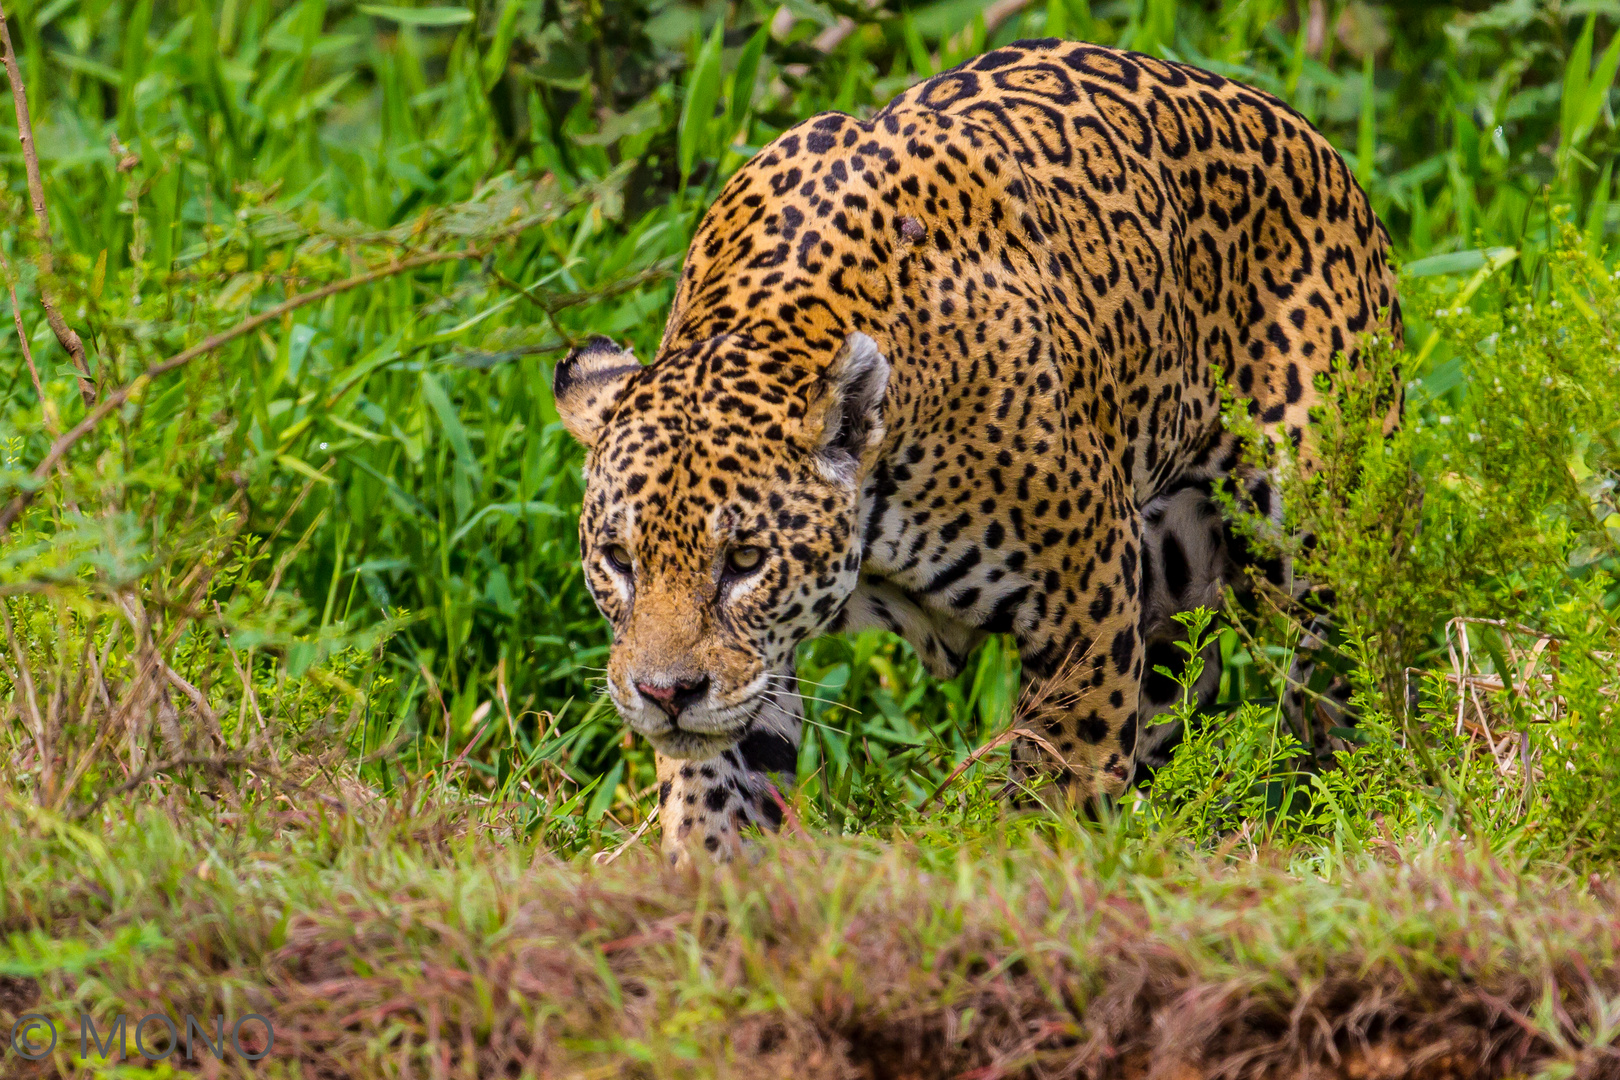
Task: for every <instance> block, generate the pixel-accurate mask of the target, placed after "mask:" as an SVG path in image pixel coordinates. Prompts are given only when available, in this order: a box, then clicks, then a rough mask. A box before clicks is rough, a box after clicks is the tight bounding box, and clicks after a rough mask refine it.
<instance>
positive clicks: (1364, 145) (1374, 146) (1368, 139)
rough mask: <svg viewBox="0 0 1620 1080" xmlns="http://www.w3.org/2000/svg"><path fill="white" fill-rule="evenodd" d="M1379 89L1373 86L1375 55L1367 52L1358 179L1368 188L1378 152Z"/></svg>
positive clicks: (1357, 136)
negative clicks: (1374, 159) (1374, 158)
mask: <svg viewBox="0 0 1620 1080" xmlns="http://www.w3.org/2000/svg"><path fill="white" fill-rule="evenodd" d="M1377 107H1378V99H1377V89H1376V87H1374V85H1373V54H1372V50H1371V49H1369V50H1367V56H1366V58H1365V59H1364V60H1363V61H1362V63H1361V124H1360V128H1359V129H1358V130H1357V132H1356V179H1357V180H1359V181H1360V182H1361V185H1362V187H1366V186H1367V185H1368V184H1370V183H1371V182H1372V178H1373V156H1374V154H1375V153H1376V152H1377V150H1378V142H1377V132H1378V128H1377V121H1378V114H1377Z"/></svg>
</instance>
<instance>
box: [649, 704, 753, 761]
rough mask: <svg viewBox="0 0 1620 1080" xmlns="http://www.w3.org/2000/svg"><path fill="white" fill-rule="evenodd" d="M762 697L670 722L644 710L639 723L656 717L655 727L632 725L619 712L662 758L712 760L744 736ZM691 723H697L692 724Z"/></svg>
mask: <svg viewBox="0 0 1620 1080" xmlns="http://www.w3.org/2000/svg"><path fill="white" fill-rule="evenodd" d="M765 701H766V698H765V695H764V694H758V693H756V694H753V695H751V696H749V697H747V698H745V699H743V700H742V701H740V702H737V703H736V704H734V705H730V706H726V707H723V708H719V709H704V710H703V711H702V715H701V716H689V715H686V714H682V715H681V716H680V717H678V718H676V719H670V718H669V717H667V716H665V715H664V714H663V713H661V712H659V711H658V710H648V709H644V710H642V712H641V715H640V717H638V719H649V718H653V717H655V718H656V720H657V721H658V722H657V723H656V724H655V725H654V726H651V727H649V726H646V725H644V724H641V723H635V722H633V721H631V720H630V719H629V717H628V716H625V713H624V711H623V710H620V716H621V717H623V718H624V719H625V721H626V723H628V724H629V726H630V727H631V729H632V730H634V731H636V732H637V733H638V734H640V735H642V736H644V737H645V738H646V740H647V741H648V742H649V743H651V744H652V747H653V749H654V750H657V751H658V752H659V753H660V754H663V755H664V756H665V757H671V758H681V759H683V760H692V759H702V758H711V757H715V756H717V755H718V754H719V753H720V752H721V751H722V750H728V749H730V748H731V747H732V746H735V745H736V743H737V742H738V740H740V739H742V738H743V737H744V736H746V735H747V734H748V732H749V730H750V729H751V728H752V727H753V726H754V722H755V720H756V719H758V717H759V714H760V711H761V710H762V709H763V708H764V706H765ZM693 721H697V722H698V723H696V724H694V723H693Z"/></svg>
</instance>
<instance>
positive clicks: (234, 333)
mask: <svg viewBox="0 0 1620 1080" xmlns="http://www.w3.org/2000/svg"><path fill="white" fill-rule="evenodd" d="M483 256H484V252H483V251H481V250H478V249H468V250H466V251H435V252H429V253H428V254H425V255H417V256H415V257H413V258H410V259H403V260H401V261H399V262H395V263H389V264H388V265H387V266H383V267H379V268H378V269H376V270H371V271H368V272H366V273H364V274H358V275H356V276H354V277H351V278H345V279H344V280H342V281H334V282H332V283H331V284H330V285H323V286H322V287H321V288H319V289H315V290H313V291H312V292H307V293H300V294H299V295H297V296H294V297H292V298H290V299H288V300H284V301H282V302H281V303H279V304H277V305H276V306H275V307H273V308H269V309H267V310H265V311H261V312H260V313H259V314H257V315H255V316H253V317H252V318H250V319H244V320H242V321H241V322H239V323H237V324H236V325H235V326H233V327H231V328H230V329H229V330H223V331H221V332H220V333H217V334H215V335H214V336H213V337H210V338H205V339H204V340H202V341H200V342H198V343H197V344H195V345H193V346H192V347H191V348H189V349H186V350H185V351H184V352H180V353H176V354H175V355H174V356H171V357H169V358H168V359H167V360H160V361H158V362H157V363H155V364H153V365H152V366H150V367H148V368H147V369H146V370H145V371H143V372H142V373H141V374H139V375H137V376H136V377H135V379H134V380H133V381H131V382H129V383H128V384H126V385H124V386H122V387H119V388H118V389H117V390H115V391H113V392H112V393H111V394H108V395H107V396H106V397H105V398H103V399H102V400H101V402H100V404H98V405H96V406H95V407H94V408H92V409H91V410H90V411H89V412H88V413H87V414H85V417H84V419H83V420H80V421H79V422H78V423H77V424H75V425H73V427H72V428H71V429H70V430H69V431H67V432H66V433H65V434H63V435H62V436H61V437H60V438H58V439H57V440H56V441H55V442H53V443H52V444H51V448H50V450H49V451H48V452H47V453H46V454H45V458H44V460H43V461H41V462H40V463H39V464H38V465H36V466H34V471H33V478H34V480H35V481H43V480H44V478H45V477H46V476H47V475H48V474H49V473H50V471H51V470H52V469H54V468H55V467H56V463H57V462H58V461H61V460H62V457H63V455H65V454H66V453H67V452H68V450H70V449H72V447H73V444H74V443H76V442H78V441H79V440H80V439H82V438H84V436H85V435H86V434H87V433H88V432H89V431H90V430H91V429H92V428H94V427H95V426H96V425H97V424H99V423H101V421H103V420H105V419H106V418H107V416H108V414H110V413H112V412H113V411H115V410H116V409H118V408H119V407H120V406H121V405H123V404H124V402H126V401H128V400H129V399H130V398H131V397H132V396H135V395H137V394H139V393H140V392H141V391H143V390H145V389H146V387H147V386H148V385H149V384H150V383H151V382H152V381H153V380H154V379H156V378H157V377H158V376H160V375H165V374H167V373H168V372H170V371H173V370H174V369H175V368H178V367H183V366H184V365H186V364H189V363H190V362H191V361H193V360H195V359H197V357H199V356H205V355H207V354H208V353H211V352H213V351H214V350H215V349H217V348H219V347H220V346H222V345H228V344H230V343H231V342H233V341H235V340H236V339H237V338H239V337H242V336H243V335H245V334H251V333H252V332H253V331H255V330H257V329H258V328H259V327H261V326H263V325H264V324H265V323H269V322H274V321H275V320H277V319H279V318H281V317H282V316H283V315H285V314H287V313H288V312H290V311H296V310H298V309H299V308H301V307H306V306H308V305H310V304H314V303H319V302H320V301H322V300H325V299H326V298H327V297H329V296H336V295H337V294H338V293H342V292H348V291H349V290H350V289H358V288H359V287H361V286H362V285H370V284H371V283H372V282H374V281H381V280H382V279H383V278H386V277H392V276H393V275H395V274H402V273H405V272H406V271H407V270H415V269H417V268H419V267H423V266H431V265H433V264H434V263H441V262H451V261H457V260H466V259H480V258H483ZM39 491H40V487H38V486H36V487H34V488H32V489H31V490H28V491H22V492H19V493H18V494H17V496H16V497H15V498H13V499H12V500H11V502H9V503H7V504H6V508H5V510H4V511H0V531H4V530H6V529H9V528H11V526H12V525H13V524H14V523H15V522H16V520H17V519H18V518H19V517H21V516H22V512H23V511H24V510H26V509H27V508H28V504H29V503H31V502H33V501H34V497H35V495H36V494H38V492H39Z"/></svg>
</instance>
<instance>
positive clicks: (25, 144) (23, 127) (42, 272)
mask: <svg viewBox="0 0 1620 1080" xmlns="http://www.w3.org/2000/svg"><path fill="white" fill-rule="evenodd" d="M0 48H3V49H4V50H5V55H4V60H5V65H6V77H7V78H9V79H10V80H11V101H12V104H14V105H15V106H16V107H17V141H18V142H20V143H22V151H23V163H24V165H25V166H26V168H27V171H28V198H29V201H31V202H32V203H33V205H34V225H35V233H36V236H37V237H38V240H39V302H40V304H41V305H43V306H44V308H45V318H46V319H48V320H49V321H50V324H51V330H52V331H54V332H55V334H56V340H57V341H59V342H61V343H62V348H64V349H66V350H67V353H68V355H69V356H71V357H72V358H73V366H74V367H76V368H78V369H79V393H80V394H82V395H83V396H84V403H85V406H86V407H88V406H91V405H94V404H95V402H96V383H95V380H94V379H93V378H91V376H90V366H89V365H88V364H86V363H85V360H84V342H82V341H80V340H79V335H78V334H77V333H76V332H75V331H74V329H73V328H72V327H71V326H69V325H68V324H67V320H66V319H63V318H62V313H61V312H60V311H58V310H57V309H56V303H55V301H53V300H52V299H51V292H50V286H49V285H48V282H49V281H50V278H51V274H52V272H53V270H54V267H55V260H54V258H53V256H52V254H51V219H50V214H49V213H48V212H47V211H46V209H45V184H44V183H43V181H41V180H40V177H39V153H38V152H37V151H36V150H35V148H34V126H33V124H31V123H29V120H28V89H27V87H25V86H24V85H23V81H22V72H21V71H19V70H18V69H17V55H16V53H15V52H13V51H12V48H11V28H10V27H9V26H7V25H6V12H5V9H4V8H0ZM12 306H13V308H15V306H16V300H15V295H14V296H13V300H12ZM23 348H24V349H26V348H27V345H24V346H23ZM28 366H29V367H30V368H31V367H33V361H32V360H30V361H29V364H28ZM36 381H37V379H36Z"/></svg>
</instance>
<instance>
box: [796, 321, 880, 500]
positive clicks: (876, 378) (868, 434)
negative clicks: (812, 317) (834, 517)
mask: <svg viewBox="0 0 1620 1080" xmlns="http://www.w3.org/2000/svg"><path fill="white" fill-rule="evenodd" d="M888 388H889V361H888V360H887V359H885V358H884V356H883V354H882V353H881V352H879V351H878V347H877V342H875V341H873V340H872V339H871V338H869V337H867V336H866V335H865V334H862V333H854V334H851V335H849V337H848V338H847V339H845V341H844V346H843V348H841V349H839V350H838V354H837V355H836V356H834V357H833V360H832V363H831V364H829V365H827V370H826V371H824V372H822V374H821V380H820V384H819V386H818V387H817V388H816V390H815V391H813V392H812V393H813V397H812V400H811V401H810V405H809V408H808V409H806V411H805V425H806V428H807V429H808V431H809V432H810V433H811V436H812V438H814V439H815V441H816V443H817V453H818V454H819V455H820V458H821V460H822V462H823V463H824V464H825V465H826V467H827V469H828V470H829V471H830V472H831V473H832V474H833V475H834V476H836V477H837V478H838V479H840V480H844V481H846V482H853V481H854V480H855V479H856V478H857V475H858V474H859V473H860V472H861V471H862V470H861V464H862V462H863V459H865V457H866V455H867V454H868V452H870V451H872V450H875V449H876V448H877V446H878V444H879V443H881V442H882V441H883V431H884V428H883V394H884V392H885V391H886V390H888Z"/></svg>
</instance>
